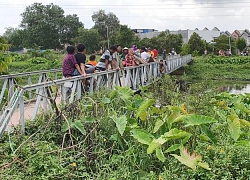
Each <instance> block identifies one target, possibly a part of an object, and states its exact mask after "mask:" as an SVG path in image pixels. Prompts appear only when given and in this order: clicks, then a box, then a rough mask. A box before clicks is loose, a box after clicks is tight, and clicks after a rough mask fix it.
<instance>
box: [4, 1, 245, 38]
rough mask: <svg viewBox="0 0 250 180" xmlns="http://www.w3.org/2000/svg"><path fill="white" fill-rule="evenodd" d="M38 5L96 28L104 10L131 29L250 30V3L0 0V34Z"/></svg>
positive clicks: (88, 26) (15, 24)
mask: <svg viewBox="0 0 250 180" xmlns="http://www.w3.org/2000/svg"><path fill="white" fill-rule="evenodd" d="M35 2H38V3H42V4H43V5H47V4H50V3H53V4H54V5H58V6H60V7H61V8H62V9H63V10H64V11H65V15H68V14H77V15H78V17H79V19H80V21H81V22H83V23H84V27H85V28H91V27H93V25H94V23H93V21H92V19H91V16H92V15H93V13H94V12H96V11H98V10H100V9H103V10H105V12H106V13H108V12H113V13H114V14H115V15H116V16H117V17H118V18H119V20H120V23H121V24H125V25H128V27H130V28H132V29H156V30H159V31H163V30H166V29H169V30H185V29H191V30H192V29H195V28H198V29H204V28H205V27H207V28H208V29H213V28H214V27H217V28H219V29H220V30H221V31H226V30H228V31H229V32H231V33H232V32H233V31H234V30H235V29H238V30H243V29H250V23H249V19H250V13H249V12H250V1H249V0H126V1H124V0H88V1H86V0H82V1H69V0H40V1H35V0H11V1H6V0H0V35H2V34H3V33H4V32H5V28H7V27H15V28H18V26H19V24H20V23H21V20H22V17H21V16H20V14H21V13H23V12H24V11H25V8H26V7H27V6H29V5H32V4H33V3H35Z"/></svg>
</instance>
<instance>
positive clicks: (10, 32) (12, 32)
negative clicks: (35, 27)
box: [3, 27, 24, 48]
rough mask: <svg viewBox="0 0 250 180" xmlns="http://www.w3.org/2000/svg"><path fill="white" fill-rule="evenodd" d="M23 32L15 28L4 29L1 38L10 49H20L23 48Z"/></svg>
mask: <svg viewBox="0 0 250 180" xmlns="http://www.w3.org/2000/svg"><path fill="white" fill-rule="evenodd" d="M23 32H24V31H23V30H21V29H17V28H12V27H9V28H6V31H5V33H4V34H3V36H4V37H5V38H6V39H7V40H8V42H9V43H10V44H11V48H20V47H22V46H23V39H24V37H23V35H24V33H23Z"/></svg>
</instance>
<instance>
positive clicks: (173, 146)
mask: <svg viewBox="0 0 250 180" xmlns="http://www.w3.org/2000/svg"><path fill="white" fill-rule="evenodd" d="M180 146H181V145H180V144H174V145H172V146H170V147H169V148H168V149H167V150H166V151H165V152H166V153H168V152H173V151H176V150H177V149H179V148H180Z"/></svg>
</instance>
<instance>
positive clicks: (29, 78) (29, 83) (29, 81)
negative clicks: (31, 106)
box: [28, 74, 32, 99]
mask: <svg viewBox="0 0 250 180" xmlns="http://www.w3.org/2000/svg"><path fill="white" fill-rule="evenodd" d="M31 84H32V82H31V77H30V74H29V75H28V85H31ZM31 98H32V95H31V91H29V99H31Z"/></svg>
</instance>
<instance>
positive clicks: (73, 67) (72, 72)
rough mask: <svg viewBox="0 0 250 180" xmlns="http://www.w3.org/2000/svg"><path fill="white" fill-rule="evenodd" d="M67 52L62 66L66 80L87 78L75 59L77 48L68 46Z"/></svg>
mask: <svg viewBox="0 0 250 180" xmlns="http://www.w3.org/2000/svg"><path fill="white" fill-rule="evenodd" d="M66 50H67V55H66V56H65V58H64V60H63V65H62V72H63V76H64V77H66V78H67V77H72V76H78V75H82V76H86V74H85V73H84V72H82V71H81V68H80V66H79V65H78V63H77V61H76V59H75V56H74V53H75V48H74V47H73V46H68V47H67V49H66Z"/></svg>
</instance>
